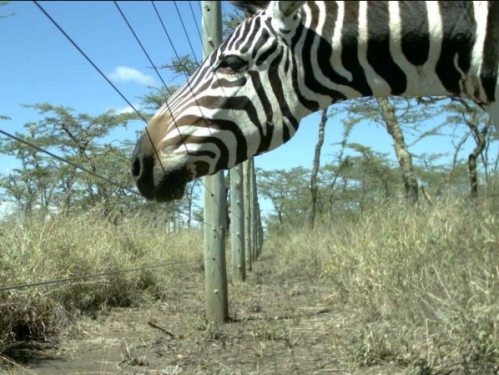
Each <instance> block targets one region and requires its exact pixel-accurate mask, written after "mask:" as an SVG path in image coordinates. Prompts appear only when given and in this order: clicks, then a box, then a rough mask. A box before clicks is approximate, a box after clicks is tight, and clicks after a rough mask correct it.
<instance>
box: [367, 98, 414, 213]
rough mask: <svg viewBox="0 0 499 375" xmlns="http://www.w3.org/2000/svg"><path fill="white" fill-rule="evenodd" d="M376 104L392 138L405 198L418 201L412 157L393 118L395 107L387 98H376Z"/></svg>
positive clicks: (395, 119) (394, 117)
mask: <svg viewBox="0 0 499 375" xmlns="http://www.w3.org/2000/svg"><path fill="white" fill-rule="evenodd" d="M376 101H377V102H378V105H379V109H380V114H381V117H382V118H383V120H384V122H385V127H386V130H387V131H388V134H390V135H391V136H392V139H393V147H394V149H395V155H396V156H397V160H398V163H399V166H400V169H401V172H402V180H403V181H404V188H405V197H406V199H407V200H408V201H410V202H412V203H417V201H418V180H417V178H416V175H415V174H414V167H413V165H412V156H411V154H410V153H409V151H408V149H407V146H406V144H405V140H404V134H403V132H402V129H401V128H400V124H399V122H398V120H397V117H396V116H395V107H394V106H393V105H392V104H391V103H390V101H389V100H388V99H387V98H376Z"/></svg>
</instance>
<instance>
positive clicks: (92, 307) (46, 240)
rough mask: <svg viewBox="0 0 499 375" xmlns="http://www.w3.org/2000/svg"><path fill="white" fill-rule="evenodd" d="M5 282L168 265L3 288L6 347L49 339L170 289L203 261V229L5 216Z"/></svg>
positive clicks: (1, 252) (0, 342)
mask: <svg viewBox="0 0 499 375" xmlns="http://www.w3.org/2000/svg"><path fill="white" fill-rule="evenodd" d="M0 230H1V232H0V233H1V242H0V267H1V273H0V285H3V286H6V285H9V286H10V285H18V284H29V283H35V282H40V281H46V280H55V279H63V278H70V277H75V276H80V275H91V274H96V273H101V272H107V271H113V270H126V269H133V268H140V267H148V266H155V265H162V264H164V265H165V267H158V268H146V269H143V270H139V271H134V272H129V273H118V274H112V275H108V276H102V277H96V278H89V279H83V280H77V281H72V282H63V283H60V284H55V285H46V286H37V287H30V288H25V289H19V290H10V291H6V292H0V352H1V351H2V349H4V348H5V346H6V345H8V344H9V343H12V342H13V341H16V340H24V339H44V338H46V337H47V336H50V335H52V334H53V333H56V332H57V331H58V330H59V329H60V328H63V327H64V326H65V325H66V324H67V323H69V322H71V321H73V320H74V318H77V317H79V316H81V315H82V314H83V315H90V316H96V315H97V314H98V313H99V312H100V311H101V310H102V309H105V308H107V307H127V306H137V305H139V304H141V303H144V302H145V301H147V300H151V299H160V298H162V296H163V294H164V293H167V291H168V290H169V286H170V285H171V284H172V280H173V281H175V283H177V282H179V281H180V282H181V281H182V280H187V279H188V277H186V275H188V274H189V273H191V271H192V269H193V268H200V265H201V264H202V251H200V250H201V244H202V242H201V238H202V237H201V233H199V232H196V231H191V232H181V233H176V234H175V235H172V234H167V233H166V231H165V230H164V229H163V230H162V228H154V223H153V221H152V220H149V221H148V220H143V219H140V218H136V219H134V220H132V221H128V222H124V223H123V224H122V225H120V226H119V227H116V226H114V225H112V224H111V223H109V222H108V221H103V220H100V219H99V218H98V217H97V216H94V215H92V214H90V215H81V216H75V217H70V218H64V217H56V218H55V219H52V220H50V221H44V220H25V221H23V222H21V221H15V220H14V221H8V222H3V223H2V224H1V227H0Z"/></svg>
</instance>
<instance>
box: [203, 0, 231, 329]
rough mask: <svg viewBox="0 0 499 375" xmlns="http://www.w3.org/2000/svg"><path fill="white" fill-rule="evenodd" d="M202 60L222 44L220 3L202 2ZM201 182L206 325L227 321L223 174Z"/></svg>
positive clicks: (206, 178) (208, 177)
mask: <svg viewBox="0 0 499 375" xmlns="http://www.w3.org/2000/svg"><path fill="white" fill-rule="evenodd" d="M201 12H202V18H201V23H202V24H201V27H202V33H203V58H206V57H207V56H208V55H209V54H210V53H212V52H213V51H214V50H215V49H216V48H217V47H218V45H219V44H220V42H221V41H222V8H221V4H220V2H219V1H201ZM203 180H204V182H203V183H204V186H205V188H204V222H205V226H204V258H205V270H204V275H205V276H204V277H205V298H206V319H207V320H208V322H220V323H221V322H228V321H229V301H228V288H227V270H226V264H225V231H226V225H227V223H226V222H225V221H226V220H225V208H226V207H225V206H226V204H227V202H226V197H225V186H224V185H225V181H224V174H223V171H220V172H218V173H217V174H215V175H213V176H207V177H204V178H203Z"/></svg>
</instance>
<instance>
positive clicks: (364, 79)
mask: <svg viewBox="0 0 499 375" xmlns="http://www.w3.org/2000/svg"><path fill="white" fill-rule="evenodd" d="M492 4H493V3H491V4H487V3H486V2H466V1H464V2H433V1H427V2H424V1H409V2H403V1H370V2H353V1H352V2H350V1H348V2H330V1H324V2H320V1H317V2H308V4H307V7H304V8H303V13H302V14H303V24H304V27H303V32H301V33H297V34H296V35H295V41H294V46H295V56H296V57H297V59H300V60H302V61H297V62H296V64H297V66H300V64H302V65H303V74H304V76H305V79H304V82H305V85H304V87H302V90H301V91H302V95H303V97H304V98H305V99H311V98H313V97H314V95H315V98H316V100H317V99H318V100H317V102H318V103H319V106H320V107H322V108H323V107H325V106H327V105H328V104H330V103H331V101H333V102H335V101H339V100H344V99H349V98H354V97H359V96H387V95H403V96H423V95H460V96H464V97H469V98H472V99H474V100H476V101H478V102H482V103H487V102H490V101H493V100H494V93H495V87H496V83H497V67H498V59H499V43H495V44H494V43H491V42H489V43H487V37H488V36H487V33H486V31H487V24H492V21H494V20H496V22H495V23H496V24H497V23H499V19H497V18H499V17H498V16H499V5H497V6H494V5H492ZM492 8H494V9H492ZM477 20H480V21H479V22H477ZM498 27H499V24H498ZM489 28H490V27H489ZM496 39H497V38H496ZM498 42H499V41H498ZM486 49H488V50H486ZM487 52H488V53H491V54H492V56H494V57H493V58H491V59H489V60H491V61H489V62H486V64H485V63H484V59H483V58H482V56H484V55H486V53H487ZM305 106H307V105H305ZM310 109H312V108H310Z"/></svg>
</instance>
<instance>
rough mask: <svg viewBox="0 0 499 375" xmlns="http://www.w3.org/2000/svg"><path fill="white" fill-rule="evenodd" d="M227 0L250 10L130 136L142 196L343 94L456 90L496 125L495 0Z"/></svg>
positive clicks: (265, 147) (283, 135) (290, 131)
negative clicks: (140, 129) (137, 133)
mask: <svg viewBox="0 0 499 375" xmlns="http://www.w3.org/2000/svg"><path fill="white" fill-rule="evenodd" d="M232 3H233V4H234V5H235V6H237V7H238V8H239V9H241V10H243V11H244V12H245V13H246V15H247V17H246V18H245V19H244V21H242V22H241V24H240V25H239V26H238V27H236V28H235V29H234V31H233V32H232V34H231V35H230V36H229V37H228V38H227V39H226V40H225V41H224V42H223V43H222V44H221V45H220V46H219V47H218V49H216V50H215V52H213V53H212V54H211V55H210V56H209V57H208V58H207V59H206V60H205V61H204V62H203V63H202V64H201V66H200V67H199V69H198V70H197V71H196V72H195V73H194V74H193V75H192V76H191V77H190V78H189V79H188V81H187V82H186V83H185V84H184V85H183V86H182V87H181V88H179V89H178V90H177V91H176V92H175V93H174V95H172V97H171V98H170V99H169V100H168V101H167V102H166V103H165V104H164V105H163V106H162V107H161V108H160V109H159V110H158V111H157V112H156V114H155V115H154V116H153V117H152V118H151V120H150V122H149V123H148V124H147V126H146V129H145V130H144V132H143V133H142V134H141V136H140V138H139V139H138V141H137V144H136V146H135V150H134V153H133V157H132V175H133V177H134V179H135V183H136V185H137V187H138V190H139V192H140V193H141V194H142V195H143V196H144V197H145V198H146V199H148V200H155V201H158V202H167V201H171V200H175V199H179V198H181V197H182V196H183V194H184V190H185V186H186V184H187V183H188V182H189V181H191V180H193V179H195V178H198V177H201V176H205V175H211V174H214V173H216V172H218V171H220V170H224V169H230V168H232V167H233V166H235V165H237V164H239V163H241V162H243V161H245V160H247V159H249V158H251V157H252V156H255V155H258V154H261V153H264V152H267V151H270V150H272V149H274V148H276V147H278V146H280V145H282V144H284V143H285V142H287V141H288V140H289V139H290V138H291V137H292V136H293V135H294V134H295V133H296V131H297V130H298V126H299V124H300V120H301V119H302V118H303V117H305V116H306V115H308V114H310V113H312V112H315V111H317V110H319V109H324V108H326V107H327V106H329V105H330V104H332V103H336V102H339V101H343V100H347V99H350V98H356V97H382V96H389V95H398V96H406V97H416V96H430V95H437V96H448V97H450V96H460V97H464V98H469V99H472V100H473V101H475V103H477V104H479V105H480V106H481V107H482V108H483V109H485V110H486V111H487V112H488V113H489V116H490V118H491V121H492V122H493V123H495V125H496V128H497V130H498V131H499V104H498V102H497V101H496V97H497V96H498V95H499V91H498V90H499V86H498V80H497V75H498V63H499V61H498V60H499V2H495V1H490V2H486V1H477V2H469V1H438V2H437V1H407V2H405V1H368V2H363V1H362V2H358V1H345V2H343V1H245V2H244V1H234V2H232Z"/></svg>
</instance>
